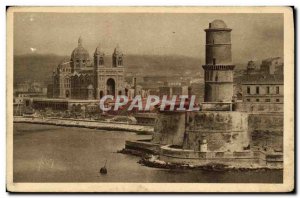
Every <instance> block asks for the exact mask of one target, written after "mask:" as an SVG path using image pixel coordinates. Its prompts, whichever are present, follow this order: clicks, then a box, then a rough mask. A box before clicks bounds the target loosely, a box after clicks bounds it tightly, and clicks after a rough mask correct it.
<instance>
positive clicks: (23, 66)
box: [14, 54, 203, 83]
mask: <svg viewBox="0 0 300 198" xmlns="http://www.w3.org/2000/svg"><path fill="white" fill-rule="evenodd" d="M64 58H67V56H58V55H53V54H49V55H40V54H33V55H17V56H15V57H14V83H18V82H22V81H25V80H36V81H39V82H45V83H47V82H49V81H50V80H51V74H52V72H53V70H54V69H55V68H56V67H57V65H58V64H59V63H60V62H61V61H62V60H63V59H64ZM105 64H106V65H111V58H110V57H109V56H106V57H105ZM202 64H203V61H201V60H200V59H197V58H191V57H185V56H176V55H174V56H171V55H169V56H158V55H125V57H124V65H125V68H126V72H127V73H132V74H135V75H140V76H145V75H160V76H162V75H165V76H172V75H175V74H182V75H183V73H184V72H187V71H189V72H190V73H191V75H193V74H195V73H196V72H201V73H202V72H203V70H202V67H201V65H202Z"/></svg>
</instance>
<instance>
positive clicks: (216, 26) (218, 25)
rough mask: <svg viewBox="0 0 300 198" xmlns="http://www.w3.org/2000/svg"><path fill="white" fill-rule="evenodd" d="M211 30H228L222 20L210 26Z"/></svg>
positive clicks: (217, 20)
mask: <svg viewBox="0 0 300 198" xmlns="http://www.w3.org/2000/svg"><path fill="white" fill-rule="evenodd" d="M209 28H210V29H222V28H227V25H226V23H225V22H224V21H222V20H220V19H216V20H214V21H213V22H211V23H210V24H209Z"/></svg>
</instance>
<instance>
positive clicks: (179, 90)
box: [159, 81, 188, 97]
mask: <svg viewBox="0 0 300 198" xmlns="http://www.w3.org/2000/svg"><path fill="white" fill-rule="evenodd" d="M164 95H166V96H174V95H177V96H179V95H188V83H186V82H180V81H170V82H164V85H163V86H161V87H159V96H160V97H162V96H164Z"/></svg>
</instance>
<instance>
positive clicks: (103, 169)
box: [100, 160, 107, 174]
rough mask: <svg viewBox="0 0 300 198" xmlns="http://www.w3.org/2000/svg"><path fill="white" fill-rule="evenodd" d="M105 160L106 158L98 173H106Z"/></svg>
mask: <svg viewBox="0 0 300 198" xmlns="http://www.w3.org/2000/svg"><path fill="white" fill-rule="evenodd" d="M106 162H107V160H105V164H104V166H103V167H102V168H101V169H100V173H101V174H107V169H106Z"/></svg>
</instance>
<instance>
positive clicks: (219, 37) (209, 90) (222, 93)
mask: <svg viewBox="0 0 300 198" xmlns="http://www.w3.org/2000/svg"><path fill="white" fill-rule="evenodd" d="M231 30H232V29H230V28H227V25H226V24H225V22H224V21H222V20H214V21H213V22H211V23H209V28H208V29H205V32H206V45H205V51H206V52H205V53H206V57H205V65H203V66H202V67H203V69H204V71H205V94H204V102H231V101H232V96H233V69H234V65H233V64H232V60H231Z"/></svg>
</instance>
